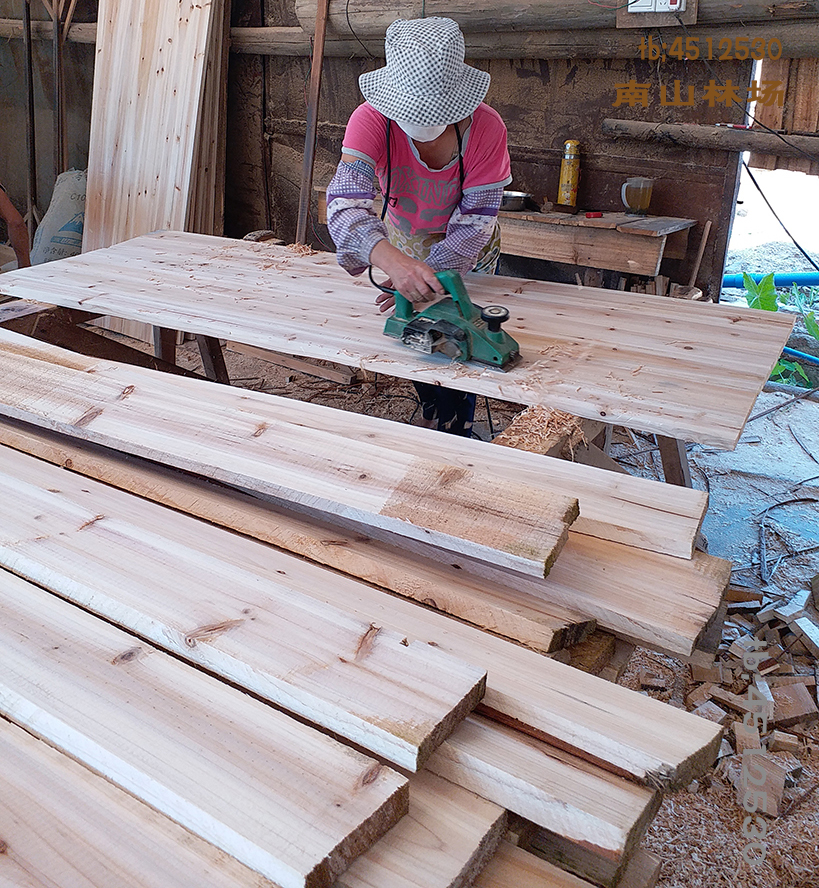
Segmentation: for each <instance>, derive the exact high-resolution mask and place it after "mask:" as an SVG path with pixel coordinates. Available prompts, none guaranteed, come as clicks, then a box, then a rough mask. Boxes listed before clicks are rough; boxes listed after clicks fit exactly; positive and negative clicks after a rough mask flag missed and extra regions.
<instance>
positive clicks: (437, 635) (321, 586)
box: [17, 463, 720, 787]
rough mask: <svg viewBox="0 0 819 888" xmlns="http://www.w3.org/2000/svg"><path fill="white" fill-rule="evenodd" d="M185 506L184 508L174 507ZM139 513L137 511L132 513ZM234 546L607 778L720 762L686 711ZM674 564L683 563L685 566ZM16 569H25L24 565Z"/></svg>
mask: <svg viewBox="0 0 819 888" xmlns="http://www.w3.org/2000/svg"><path fill="white" fill-rule="evenodd" d="M72 464H73V463H72ZM151 483H152V482H150V481H148V482H146V487H145V488H143V490H142V493H143V495H154V496H155V495H156V493H154V492H152V490H151V488H150V486H149V485H150V484H151ZM67 485H68V481H64V480H62V479H60V481H59V483H56V479H55V483H54V484H50V485H49V486H50V487H53V488H54V489H67ZM153 485H154V488H155V489H156V490H159V491H168V490H169V489H171V486H172V485H171V483H170V480H169V478H168V477H167V476H166V477H162V476H160V477H159V479H158V480H155V481H154V482H153ZM85 486H86V487H87V486H88V482H85ZM190 491H191V492H190V499H192V500H197V499H199V500H204V499H206V497H207V496H208V488H207V486H206V485H202V486H194V487H192V488H191V489H190ZM133 502H134V503H136V502H137V500H136V499H134V500H133ZM213 502H214V503H215V504H216V505H218V507H219V509H218V511H217V512H215V513H212V514H213V515H214V517H215V516H216V515H218V516H219V519H220V520H221V521H225V520H226V516H225V512H227V511H229V512H231V513H233V515H234V516H235V515H239V514H241V513H244V512H245V511H246V510H248V501H247V500H246V499H236V500H230V499H229V500H227V501H224V500H220V499H218V498H217V499H215V500H214V501H213ZM179 505H180V504H179V503H177V507H179ZM136 508H137V507H136V505H133V504H132V514H133V513H134V511H135V510H136ZM92 511H93V510H92ZM248 514H249V515H250V518H251V520H250V522H249V523H243V524H238V525H237V526H238V529H239V530H240V531H241V532H243V533H248V532H250V533H253V534H258V533H263V532H264V529H265V528H268V527H270V526H271V525H274V524H280V523H281V521H282V518H281V515H280V514H279V515H277V517H276V518H275V520H274V521H271V516H270V513H268V512H266V511H265V510H264V509H263V508H262V507H261V506H260V504H257V511H256V512H250V511H248ZM180 517H183V516H180ZM230 520H233V518H232V517H231V519H230ZM169 521H170V519H169V518H168V517H167V516H166V517H165V518H164V519H163V524H166V525H167V523H168V522H169ZM185 522H186V523H185V525H184V527H185V528H186V529H185V530H184V538H185V540H186V541H187V542H188V543H189V544H190V545H197V546H199V547H201V549H202V551H203V552H204V553H205V555H209V554H210V552H211V550H213V549H214V547H218V546H219V545H224V534H223V533H220V532H219V531H217V530H216V529H215V528H212V527H209V526H208V525H207V524H205V523H202V522H194V521H192V520H191V519H185ZM80 523H82V522H80ZM104 523H105V522H96V523H95V524H93V525H89V526H88V527H86V528H85V529H84V530H83V533H87V532H89V531H93V532H98V531H100V530H101V529H102V528H97V524H100V525H103V526H104ZM155 523H156V518H151V521H150V523H149V526H153V524H155ZM307 528H309V525H308V524H307V523H306V522H302V523H301V524H293V525H291V532H292V534H293V535H294V536H296V535H298V534H299V533H300V532H302V530H304V529H307ZM166 532H167V530H166ZM308 532H309V530H308ZM217 540H221V541H222V543H221V544H220V543H217ZM318 540H319V541H320V542H321V543H322V544H323V545H324V546H326V547H327V548H328V549H330V550H338V551H344V550H346V548H347V547H348V545H352V542H353V540H352V538H351V537H346V536H345V535H344V534H339V532H338V531H337V530H335V531H334V532H333V533H332V534H326V535H323V536H322V535H320V536H319V537H318ZM228 541H229V542H228V544H227V545H228V550H227V551H225V550H224V549H223V550H222V551H221V556H222V558H223V559H224V560H226V561H228V562H229V563H233V564H235V565H236V566H237V567H241V569H242V570H243V571H250V572H251V574H252V575H253V576H255V577H256V578H257V580H258V584H259V587H260V588H265V585H266V583H268V582H269V578H270V577H273V576H277V575H278V576H285V575H286V576H287V577H288V578H289V579H288V581H289V582H290V584H291V585H294V586H295V587H296V588H298V589H299V590H301V591H303V592H304V593H306V594H309V595H310V596H312V597H314V598H317V599H319V600H320V601H324V602H326V603H327V604H330V605H332V606H333V607H336V608H339V609H341V610H343V611H347V612H349V613H351V614H353V615H355V616H356V617H358V618H359V619H360V620H362V621H364V624H365V625H367V626H368V625H370V624H371V623H375V624H376V625H379V626H382V627H383V629H384V630H393V631H395V632H398V633H401V637H402V638H407V639H408V640H413V639H417V640H420V641H422V642H425V643H427V644H431V645H433V646H436V647H439V648H440V649H441V650H443V651H446V652H449V653H451V654H453V655H454V656H456V657H458V658H459V659H462V660H466V661H467V662H472V663H475V664H476V665H479V666H485V668H486V669H487V671H488V678H487V691H486V696H485V698H484V704H483V705H482V708H483V711H484V712H485V713H487V714H489V715H491V716H492V717H494V718H497V719H502V720H505V721H507V722H514V723H515V724H516V725H517V726H519V727H520V728H521V729H522V730H525V731H527V732H530V733H532V734H533V735H535V736H538V737H540V738H541V739H544V740H545V741H547V742H550V743H553V744H554V745H556V746H559V747H560V748H563V749H567V750H570V751H571V752H573V753H574V754H576V755H578V756H581V757H583V758H586V759H589V760H592V761H595V762H597V763H598V764H599V765H600V766H601V767H604V768H606V769H607V770H611V771H613V772H615V773H621V774H627V775H631V776H633V777H634V778H636V779H637V780H640V781H642V782H646V783H648V784H650V785H654V786H659V787H667V786H673V785H686V784H687V783H689V782H690V781H691V780H692V779H693V778H695V777H697V776H699V775H700V774H702V773H703V771H704V770H705V769H706V768H708V767H709V766H710V765H711V763H712V762H713V760H714V757H715V756H716V754H717V750H718V748H719V739H720V733H719V732H718V731H716V730H714V729H713V727H712V726H710V725H708V724H707V723H705V722H702V721H700V720H697V719H693V718H692V717H691V716H690V715H688V714H687V713H685V712H681V711H679V710H677V709H672V708H670V707H668V706H666V705H665V704H662V703H659V702H657V701H655V700H650V699H648V698H647V697H643V696H640V695H637V694H634V693H632V692H631V691H628V690H626V689H625V688H621V687H617V686H612V685H610V684H609V683H608V682H603V681H602V680H600V679H597V678H595V677H593V676H588V675H585V674H584V673H581V672H579V671H578V670H576V669H571V668H570V667H567V666H564V665H562V664H560V663H556V662H555V661H553V660H551V659H549V658H547V657H543V656H541V655H539V654H536V653H534V652H533V651H528V650H526V649H524V648H522V647H519V646H517V645H514V644H511V643H510V642H508V641H504V640H503V639H501V638H498V637H496V636H494V635H491V634H489V633H487V632H481V631H479V630H478V629H476V628H474V627H472V626H468V625H466V624H465V623H463V622H460V621H457V620H450V619H447V618H446V617H444V616H442V615H441V614H438V613H436V612H434V611H431V610H429V609H427V608H424V607H419V606H418V605H416V604H414V603H413V602H410V601H406V600H403V599H400V598H397V597H395V596H390V595H385V594H384V593H383V592H382V591H380V590H379V589H376V588H372V587H370V586H367V585H365V584H363V583H360V582H355V581H353V580H351V579H349V578H347V577H344V576H342V575H339V574H334V575H333V578H332V581H328V574H327V572H326V571H325V570H323V569H322V568H320V567H318V566H316V565H313V564H310V563H309V562H306V561H305V560H303V559H301V558H297V557H294V556H292V555H288V554H285V553H283V552H280V551H277V550H276V549H274V548H272V547H270V546H266V545H263V544H261V543H258V542H255V541H253V540H248V539H243V538H242V537H240V536H238V535H235V534H230V535H229V536H228ZM669 560H670V561H672V562H673V563H675V564H680V565H684V564H685V562H683V561H682V560H680V559H669ZM611 563H612V562H611V559H610V558H605V559H603V560H602V564H603V565H606V564H607V565H609V566H610V565H611ZM17 569H20V561H19V559H18V561H17ZM638 573H639V574H642V573H643V571H638ZM610 574H611V571H610V570H606V572H605V576H607V577H608V580H609V586H607V588H609V587H610V579H611V577H610ZM580 575H581V577H582V578H583V579H584V580H585V578H586V576H587V573H586V572H585V571H583V570H582V569H581V570H580ZM243 607H244V605H243ZM382 634H383V632H382ZM532 688H537V689H538V693H537V694H533V693H532Z"/></svg>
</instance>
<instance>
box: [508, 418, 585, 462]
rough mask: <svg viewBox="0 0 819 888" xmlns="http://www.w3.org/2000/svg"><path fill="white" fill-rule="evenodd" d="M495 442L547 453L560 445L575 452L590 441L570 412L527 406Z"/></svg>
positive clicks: (532, 451)
mask: <svg viewBox="0 0 819 888" xmlns="http://www.w3.org/2000/svg"><path fill="white" fill-rule="evenodd" d="M494 443H495V444H502V445H503V446H504V447H514V448H516V449H517V450H528V451H529V452H530V453H548V452H549V451H551V450H553V449H554V447H555V446H557V445H559V444H563V448H562V449H566V448H568V450H569V451H570V452H573V451H574V448H575V447H577V445H578V444H587V443H588V442H587V441H586V436H585V435H584V434H583V429H582V428H581V426H580V420H579V419H578V418H577V417H576V416H572V414H571V413H564V412H563V411H562V410H549V409H548V408H547V407H527V408H526V409H525V410H524V411H523V412H522V413H519V414H518V415H517V416H516V417H515V418H514V419H513V420H512V422H511V423H510V425H509V426H508V427H507V428H506V430H505V431H504V432H502V433H501V434H500V435H498V436H497V437H496V438H495V440H494Z"/></svg>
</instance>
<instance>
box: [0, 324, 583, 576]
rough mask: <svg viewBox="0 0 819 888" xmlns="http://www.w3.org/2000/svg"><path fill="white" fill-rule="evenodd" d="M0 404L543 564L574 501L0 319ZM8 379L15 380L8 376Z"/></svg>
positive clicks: (18, 413)
mask: <svg viewBox="0 0 819 888" xmlns="http://www.w3.org/2000/svg"><path fill="white" fill-rule="evenodd" d="M0 369H2V377H0V379H4V380H6V381H7V383H8V384H7V385H5V386H3V385H2V383H0V413H2V414H4V415H8V416H13V417H15V418H18V419H24V420H26V421H30V422H34V423H35V424H39V425H45V426H46V427H47V428H53V429H56V430H58V431H65V432H69V433H70V434H72V435H75V436H76V437H80V438H83V439H85V440H89V441H94V442H96V443H100V444H104V445H106V446H110V447H114V448H117V449H119V450H122V451H124V452H126V453H132V454H136V455H137V456H144V457H147V458H150V459H154V460H156V461H158V462H162V463H166V464H168V465H174V466H176V467H178V468H183V469H190V470H192V471H194V472H197V473H198V474H202V475H206V476H207V477H211V478H215V479H217V480H219V481H223V482H226V483H228V484H231V485H233V486H238V487H243V488H247V489H250V490H254V491H255V492H257V493H259V494H263V495H265V496H268V497H271V498H273V499H274V500H276V501H279V502H282V501H284V502H289V503H292V504H293V505H296V506H299V507H301V508H305V509H308V510H310V511H312V512H315V513H318V514H321V515H324V514H328V515H333V516H336V517H338V518H343V519H347V520H349V521H351V522H353V523H354V524H356V525H357V526H360V527H362V528H365V529H369V528H373V529H375V530H382V531H384V532H388V533H392V534H397V535H398V536H401V537H407V538H408V539H409V538H414V539H415V540H420V541H421V542H423V543H425V544H432V545H435V546H439V547H441V548H443V549H446V550H448V551H451V552H455V553H460V554H467V555H469V556H470V557H472V558H478V559H486V560H488V561H490V562H491V563H493V564H497V565H499V566H502V567H506V568H510V569H512V570H516V571H520V572H521V573H526V574H531V575H534V576H541V577H542V576H543V575H544V574H545V573H548V571H549V569H550V567H551V565H552V563H553V561H554V560H555V558H556V557H557V554H558V552H559V551H560V549H561V548H562V546H563V544H564V543H565V541H566V539H567V536H568V525H569V524H570V523H571V522H572V521H573V520H574V519H575V518H576V517H577V513H578V504H577V500H576V499H573V498H569V497H565V496H560V495H557V494H553V493H552V492H551V491H550V490H549V489H548V487H547V485H545V484H541V485H540V486H539V488H535V487H534V486H533V485H530V484H527V485H523V484H519V483H518V484H514V483H512V482H509V483H506V484H502V485H501V484H499V483H498V481H497V479H495V478H493V477H491V476H487V475H484V474H477V473H474V472H470V471H468V470H465V469H461V468H458V467H456V466H450V465H446V464H443V463H436V462H433V461H431V460H428V459H425V458H424V457H423V456H420V455H415V454H413V453H403V454H400V453H397V452H395V451H391V450H385V449H384V448H381V447H379V446H378V445H375V444H371V443H368V442H366V441H360V442H351V441H349V440H344V439H343V438H340V437H339V436H336V435H331V434H327V433H325V432H322V431H321V430H317V429H312V428H309V427H308V426H307V425H305V424H292V423H288V422H285V421H281V420H279V419H277V418H276V417H275V416H274V415H271V414H270V413H268V416H267V417H266V418H263V417H261V416H259V415H257V414H256V413H254V411H253V410H252V409H248V407H249V406H250V405H249V404H248V403H247V402H248V397H247V395H246V394H245V393H244V392H243V390H237V389H232V388H228V387H226V386H218V387H216V386H212V385H211V384H210V383H208V382H206V381H204V380H187V379H186V380H185V381H186V382H190V381H193V382H195V383H197V385H196V386H194V387H188V386H181V387H180V386H178V385H175V380H177V379H179V378H181V377H175V376H172V375H170V374H160V373H153V372H148V373H143V374H139V373H138V372H136V371H139V370H140V369H142V368H138V367H132V366H127V365H121V366H119V365H116V364H111V363H107V362H102V361H98V360H95V359H91V358H84V357H82V356H80V355H76V354H74V353H72V352H68V351H65V350H63V349H59V348H55V347H53V346H49V345H46V344H44V343H32V341H31V340H30V339H28V338H27V337H24V336H20V335H18V334H14V333H11V332H9V331H6V330H0ZM12 379H13V380H14V382H13V383H12Z"/></svg>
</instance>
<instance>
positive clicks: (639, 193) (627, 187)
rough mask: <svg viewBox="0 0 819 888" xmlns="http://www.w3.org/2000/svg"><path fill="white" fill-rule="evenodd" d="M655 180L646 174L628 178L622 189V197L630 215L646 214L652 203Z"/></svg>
mask: <svg viewBox="0 0 819 888" xmlns="http://www.w3.org/2000/svg"><path fill="white" fill-rule="evenodd" d="M653 187H654V180H653V179H647V178H645V177H644V176H634V177H632V178H631V179H626V181H625V182H624V183H623V187H622V188H621V189H620V197H621V198H622V199H623V204H624V205H625V208H626V209H627V210H628V213H629V215H630V216H645V215H646V213H647V212H648V205H649V204H650V203H651V190H652V188H653Z"/></svg>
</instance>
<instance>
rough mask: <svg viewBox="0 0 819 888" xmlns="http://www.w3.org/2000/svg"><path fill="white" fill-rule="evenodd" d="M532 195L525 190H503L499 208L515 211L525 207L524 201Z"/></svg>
mask: <svg viewBox="0 0 819 888" xmlns="http://www.w3.org/2000/svg"><path fill="white" fill-rule="evenodd" d="M531 197H532V195H531V194H527V193H526V192H525V191H504V192H503V198H502V200H501V205H500V208H501V209H502V210H506V211H507V212H515V211H519V210H525V209H526V201H527V200H528V199H530V198H531Z"/></svg>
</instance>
